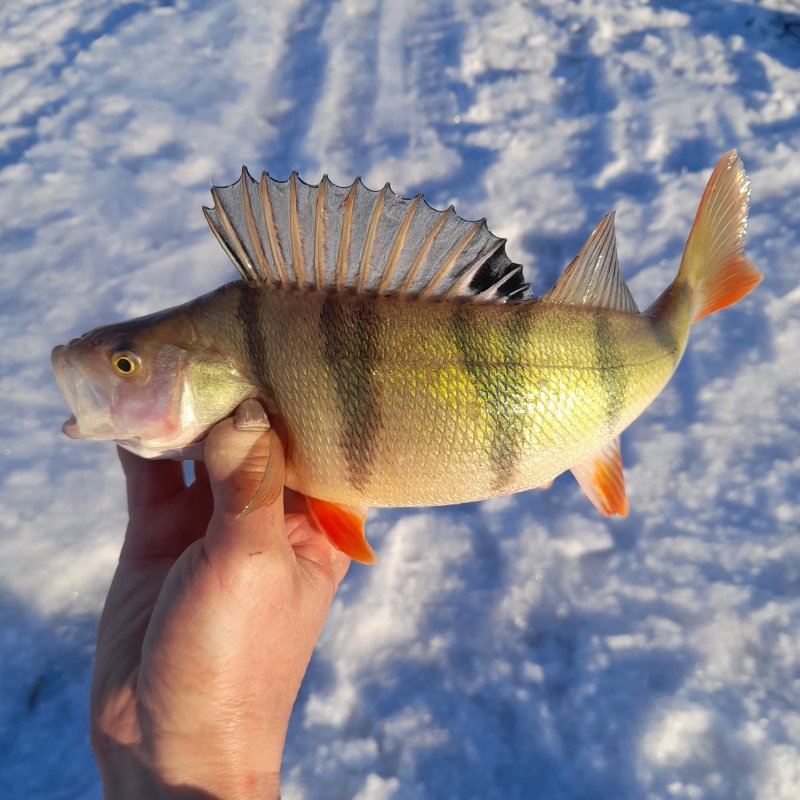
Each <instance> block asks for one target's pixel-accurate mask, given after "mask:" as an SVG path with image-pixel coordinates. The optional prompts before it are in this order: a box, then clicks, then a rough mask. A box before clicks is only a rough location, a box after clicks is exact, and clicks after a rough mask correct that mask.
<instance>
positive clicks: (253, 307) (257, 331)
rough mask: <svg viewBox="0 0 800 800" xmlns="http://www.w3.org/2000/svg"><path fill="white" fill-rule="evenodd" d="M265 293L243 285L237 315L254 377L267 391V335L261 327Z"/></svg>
mask: <svg viewBox="0 0 800 800" xmlns="http://www.w3.org/2000/svg"><path fill="white" fill-rule="evenodd" d="M263 291H264V290H263V289H262V288H260V287H258V286H249V285H248V284H242V285H241V291H240V292H239V303H238V308H237V310H236V314H237V316H238V321H239V330H240V331H241V333H242V338H243V340H244V342H243V343H244V348H245V352H246V355H247V358H248V361H249V364H250V368H251V369H252V370H253V375H252V377H253V379H254V380H255V381H256V384H257V385H258V386H259V387H260V388H262V389H267V388H268V387H269V385H270V383H271V381H270V374H269V358H268V357H267V350H266V334H265V332H264V331H263V330H262V327H261V319H262V314H263V303H262V292H263Z"/></svg>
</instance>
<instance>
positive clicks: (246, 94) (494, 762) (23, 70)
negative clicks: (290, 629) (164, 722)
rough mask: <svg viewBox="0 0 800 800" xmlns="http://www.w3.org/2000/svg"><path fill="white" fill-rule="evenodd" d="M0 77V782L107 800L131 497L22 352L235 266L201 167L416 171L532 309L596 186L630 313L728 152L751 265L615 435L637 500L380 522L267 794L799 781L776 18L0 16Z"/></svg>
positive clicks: (105, 12) (547, 792) (792, 371)
mask: <svg viewBox="0 0 800 800" xmlns="http://www.w3.org/2000/svg"><path fill="white" fill-rule="evenodd" d="M266 6H269V8H267V7H266ZM0 69H2V78H0V220H2V221H1V222H0V252H1V253H2V268H1V269H0V308H2V317H1V318H0V326H1V327H0V330H1V331H2V336H0V395H2V398H3V403H4V407H5V409H6V411H5V413H4V414H3V415H2V418H0V431H2V433H1V434H0V455H1V456H2V458H1V459H0V480H1V481H2V484H1V488H0V531H1V533H0V687H2V689H0V797H3V798H48V799H50V800H62V798H81V799H83V798H97V797H99V786H98V779H97V774H96V770H95V767H94V764H93V761H92V757H91V753H90V750H89V747H88V743H87V737H86V726H87V711H86V705H87V693H88V686H89V678H90V669H91V659H92V642H93V636H94V628H95V625H96V622H97V618H98V614H99V612H100V609H101V606H102V602H103V598H104V593H105V591H106V588H107V585H108V583H109V580H110V578H111V575H112V571H113V569H114V565H115V560H116V556H117V552H118V548H119V546H120V542H121V537H122V532H123V529H124V524H125V513H124V509H123V503H122V497H123V495H122V488H123V487H122V479H121V475H120V471H119V469H118V467H117V465H116V463H115V454H114V452H113V448H112V447H110V446H107V445H102V444H99V445H98V444H86V443H74V442H71V441H68V440H67V439H66V438H64V437H63V436H62V435H61V434H60V426H61V423H62V421H63V419H64V418H65V416H66V414H67V412H66V409H65V406H64V403H63V401H62V399H61V398H60V396H59V394H58V391H57V388H56V386H55V383H54V381H53V380H52V377H51V374H50V368H49V352H50V349H51V347H52V346H53V345H54V344H56V343H59V342H63V341H65V340H67V339H69V338H71V337H72V336H74V335H76V334H78V333H80V332H81V331H83V330H86V329H88V328H90V327H92V326H93V325H95V324H99V323H101V322H107V321H112V320H115V319H120V318H127V317H130V316H134V315H138V314H140V313H144V312H148V311H152V310H155V309H158V308H162V307H165V306H167V305H171V304H174V303H177V302H182V301H184V300H186V299H189V298H191V297H193V296H195V295H197V294H199V293H201V292H203V291H206V290H208V289H210V288H212V287H214V286H215V285H218V284H220V283H222V282H224V281H227V280H229V279H231V278H232V277H233V272H232V268H231V267H230V265H229V264H228V263H227V261H226V259H225V257H224V255H223V254H222V252H221V251H220V249H219V247H218V246H217V244H216V243H215V242H214V240H213V238H212V237H211V235H210V234H209V232H208V230H207V229H206V224H205V221H204V220H203V218H202V215H201V214H200V206H201V204H204V203H206V204H207V203H208V202H209V195H208V181H209V179H211V178H213V179H214V180H215V181H217V182H219V183H224V182H228V181H231V180H234V179H235V178H236V177H237V175H238V171H239V168H240V166H241V164H242V163H247V164H248V165H249V166H250V167H251V169H252V170H253V171H258V170H261V169H262V168H267V169H269V170H270V171H271V172H272V173H273V174H275V175H276V176H278V177H286V176H288V174H289V172H290V171H291V170H292V169H297V170H299V171H300V173H301V175H302V176H304V177H305V178H306V179H308V180H312V181H316V180H317V179H318V178H319V177H320V176H321V174H322V172H323V171H324V172H327V173H328V174H329V175H330V177H331V179H332V180H334V181H335V182H337V183H339V184H346V183H349V182H350V181H351V180H352V179H353V178H354V177H355V176H356V175H358V174H361V175H362V176H363V177H364V179H365V181H366V182H367V183H368V185H372V186H379V185H381V184H382V183H383V182H384V181H385V180H387V179H388V180H390V181H391V182H392V185H393V186H394V188H395V189H396V190H398V191H401V192H403V193H406V194H410V193H414V192H417V191H419V190H425V192H426V195H427V197H428V199H429V200H430V201H431V202H432V203H434V204H435V205H437V206H439V207H444V206H446V205H448V204H449V203H451V202H453V203H455V204H456V207H457V208H458V209H459V211H460V212H461V213H462V214H463V215H464V216H467V217H471V218H476V217H480V216H484V215H485V216H487V217H488V219H489V223H490V226H491V228H492V230H493V231H494V232H495V233H497V234H499V235H502V236H507V237H508V238H509V245H508V250H509V252H510V255H511V257H512V258H514V259H515V260H518V261H521V262H522V263H524V264H526V265H527V266H528V268H529V270H530V275H531V277H532V278H533V279H534V282H535V288H538V290H539V291H540V292H541V291H543V290H544V289H546V288H547V287H548V286H549V285H550V284H551V283H552V281H553V280H554V279H555V277H556V275H557V274H558V272H559V271H560V270H561V269H562V268H563V266H564V265H565V264H566V263H567V262H568V261H569V259H570V258H571V257H572V256H573V255H574V253H575V252H576V251H577V249H578V247H579V246H580V244H581V243H582V241H583V239H584V238H585V237H586V235H587V234H588V233H589V231H590V230H591V228H592V227H593V225H594V223H595V222H596V221H597V220H598V219H599V218H600V216H601V215H602V214H603V213H605V212H606V211H607V210H608V209H609V208H611V207H616V208H617V209H618V217H617V220H618V232H619V251H620V259H621V263H622V267H623V272H624V274H625V275H626V276H627V277H628V278H629V282H630V285H631V289H632V291H633V293H634V295H635V296H636V297H637V300H638V301H639V303H640V305H641V306H645V305H646V304H647V303H649V302H650V301H651V300H652V299H653V298H654V297H655V296H656V295H657V294H658V292H659V291H660V290H661V289H662V288H663V287H664V286H665V285H666V284H667V282H668V281H669V279H670V278H671V276H672V274H673V272H674V270H675V269H676V266H677V262H678V259H679V257H680V251H681V248H682V245H683V242H684V240H685V237H686V234H687V232H688V230H689V226H690V223H691V219H692V216H693V214H694V210H695V208H696V205H697V202H698V200H699V198H700V195H701V192H702V189H703V186H704V184H705V181H706V179H707V177H708V174H709V170H710V168H711V167H712V166H713V164H714V163H715V161H716V159H717V158H718V157H719V156H720V155H721V154H722V153H723V152H725V151H726V150H728V149H729V148H731V147H734V146H735V147H738V148H739V150H740V152H741V154H742V156H743V159H744V161H745V164H746V166H747V168H748V170H749V172H750V175H751V177H752V199H753V206H752V217H751V224H750V235H749V240H748V252H749V254H750V255H751V257H752V258H753V260H754V261H755V262H756V263H757V264H759V265H760V266H761V267H762V268H763V271H764V272H765V274H766V280H765V281H764V283H763V284H762V285H761V286H760V287H759V288H758V290H757V291H756V292H754V293H753V295H751V296H750V297H748V298H747V299H746V300H745V301H744V302H742V303H740V304H739V305H737V306H736V307H735V308H732V309H729V310H727V311H725V312H724V313H721V314H718V315H714V316H713V317H711V318H709V319H706V320H704V321H703V322H702V323H701V324H700V325H698V326H697V328H696V329H695V331H694V334H693V337H692V340H691V342H690V345H689V350H688V352H687V354H686V356H685V358H684V360H683V363H682V364H681V366H680V368H679V370H678V373H677V375H676V376H675V378H674V380H673V381H672V383H671V384H670V385H669V387H668V388H667V389H666V390H665V391H664V393H663V394H662V396H661V397H659V398H658V400H657V401H656V402H655V403H654V404H653V405H652V407H651V408H650V409H649V410H648V411H647V412H646V413H645V414H644V416H643V417H642V418H641V419H640V420H639V421H637V422H636V423H635V424H634V425H633V426H632V428H631V430H630V431H629V432H628V433H627V434H626V435H625V437H624V439H623V458H624V461H625V464H626V474H627V482H628V495H629V498H630V503H631V509H632V511H631V514H630V516H629V517H628V518H627V519H625V520H608V521H607V520H603V519H601V518H599V517H598V515H597V514H596V512H595V511H594V510H593V509H592V508H591V506H590V505H589V504H588V502H587V501H586V500H585V499H584V498H583V497H582V496H581V494H580V492H579V490H578V488H577V486H576V485H575V483H574V481H573V480H572V479H571V477H570V476H564V477H562V478H560V479H559V480H557V481H556V482H555V484H554V486H553V488H552V489H551V490H550V491H547V492H534V493H526V494H522V495H517V496H514V497H511V498H501V499H496V500H492V501H488V502H485V503H482V504H475V505H469V506H461V507H453V508H444V509H433V510H417V511H380V512H377V513H374V514H373V515H372V518H371V522H370V524H369V528H368V531H369V535H370V538H371V540H372V542H373V544H374V545H375V546H376V549H377V551H378V553H379V555H380V558H381V563H380V564H379V566H377V567H373V568H364V567H359V566H355V567H354V568H353V569H352V570H351V572H350V574H349V576H348V578H347V581H346V582H345V584H344V585H343V587H342V590H341V592H340V594H339V597H338V599H337V601H336V603H335V606H334V609H333V611H332V614H331V617H330V620H329V623H328V626H327V628H326V631H325V633H324V635H323V637H322V640H321V642H320V645H319V647H318V650H317V653H316V655H315V657H314V660H313V661H312V664H311V667H310V670H309V673H308V677H307V679H306V682H305V684H304V686H303V690H302V693H301V697H300V700H299V702H298V705H297V707H296V711H295V715H294V717H293V722H292V726H291V730H290V735H289V740H288V745H287V750H286V762H285V763H286V768H285V776H284V777H285V792H284V793H285V797H287V798H333V799H334V800H336V799H339V798H341V799H342V800H344V799H349V798H358V800H389V799H390V798H391V799H392V800H407V799H410V798H504V799H505V800H514V798H526V799H527V798H545V799H547V800H562V799H563V800H578V798H582V799H588V798H619V799H620V800H644V799H645V798H692V799H693V800H694V799H695V798H715V799H717V798H718V799H719V800H738V799H739V798H759V799H763V800H781V799H783V800H790V799H791V800H796V798H798V797H800V634H798V630H800V537H798V535H797V534H798V522H797V519H798V514H800V408H799V407H800V355H799V354H800V319H799V318H798V317H799V315H798V308H799V307H800V272H799V271H798V262H799V261H800V166H799V165H798V155H797V154H798V152H800V6H799V5H798V3H797V2H795V1H794V0H763V1H762V2H758V3H743V2H742V3H733V2H723V1H722V0H697V1H696V2H690V1H689V0H652V2H651V3H645V2H640V1H639V0H575V1H574V2H564V0H544V1H542V2H537V3H519V2H503V1H501V0H444V1H443V2H434V3H432V2H429V0H403V2H388V0H387V2H384V3H380V2H377V1H376V0H337V1H336V2H331V3H324V2H313V0H294V2H289V1H288V0H282V2H280V3H272V4H264V3H252V2H249V0H237V2H227V3H212V2H203V0H176V2H174V3H169V2H164V3H157V2H152V1H149V0H148V1H144V0H134V1H132V2H116V3H98V2H95V0H13V1H12V2H5V3H2V5H0Z"/></svg>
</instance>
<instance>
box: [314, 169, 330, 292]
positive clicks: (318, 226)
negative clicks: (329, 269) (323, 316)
mask: <svg viewBox="0 0 800 800" xmlns="http://www.w3.org/2000/svg"><path fill="white" fill-rule="evenodd" d="M327 189H328V176H327V175H323V176H322V180H321V181H320V182H319V189H318V191H317V207H316V209H315V214H314V285H315V287H316V288H317V289H322V288H323V287H324V286H325V252H324V242H325V229H324V224H325V223H324V220H323V212H324V210H325V194H326V192H327Z"/></svg>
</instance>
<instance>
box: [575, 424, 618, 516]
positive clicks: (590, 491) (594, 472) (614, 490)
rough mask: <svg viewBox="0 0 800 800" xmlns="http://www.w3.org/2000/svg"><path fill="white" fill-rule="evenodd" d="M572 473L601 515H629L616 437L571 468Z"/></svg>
mask: <svg viewBox="0 0 800 800" xmlns="http://www.w3.org/2000/svg"><path fill="white" fill-rule="evenodd" d="M572 474H573V475H574V476H575V480H577V481H578V485H579V486H580V487H581V489H583V491H584V494H585V495H586V496H587V497H588V498H589V499H590V500H591V501H592V503H593V504H594V507H595V508H596V509H597V510H598V511H599V512H600V513H601V514H603V516H606V517H608V516H611V515H612V514H619V516H621V517H625V516H627V515H628V498H627V497H626V496H625V478H624V476H623V474H622V456H621V455H620V452H619V439H618V438H617V439H614V441H612V442H609V443H608V444H607V445H606V446H605V447H604V448H603V449H602V450H600V451H599V452H598V453H595V454H594V455H592V456H590V457H589V458H587V459H585V460H584V461H582V462H581V463H580V464H577V465H576V466H574V467H573V468H572Z"/></svg>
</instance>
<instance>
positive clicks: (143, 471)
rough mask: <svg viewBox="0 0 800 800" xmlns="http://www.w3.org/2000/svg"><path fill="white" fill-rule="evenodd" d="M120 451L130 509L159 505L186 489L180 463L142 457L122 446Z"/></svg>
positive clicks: (119, 448) (118, 448) (118, 450)
mask: <svg viewBox="0 0 800 800" xmlns="http://www.w3.org/2000/svg"><path fill="white" fill-rule="evenodd" d="M117 453H118V454H119V460H120V463H121V464H122V471H123V472H124V473H125V482H126V484H127V488H128V510H131V509H133V508H140V507H143V506H151V505H156V504H157V503H161V502H163V501H164V500H168V499H169V498H170V497H174V496H175V495H176V494H178V492H181V491H183V489H184V488H185V484H184V481H183V469H182V467H181V464H180V462H178V461H171V460H168V459H155V460H150V459H146V458H141V457H140V456H137V455H134V454H133V453H131V452H129V451H128V450H125V449H124V448H122V447H117Z"/></svg>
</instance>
